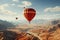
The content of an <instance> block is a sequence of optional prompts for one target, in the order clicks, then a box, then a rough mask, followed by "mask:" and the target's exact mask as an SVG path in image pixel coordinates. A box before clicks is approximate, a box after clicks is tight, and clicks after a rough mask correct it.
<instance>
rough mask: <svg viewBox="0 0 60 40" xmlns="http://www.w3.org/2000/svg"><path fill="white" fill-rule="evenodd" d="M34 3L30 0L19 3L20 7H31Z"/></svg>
mask: <svg viewBox="0 0 60 40" xmlns="http://www.w3.org/2000/svg"><path fill="white" fill-rule="evenodd" d="M31 5H32V3H31V2H29V1H22V5H18V7H29V6H31Z"/></svg>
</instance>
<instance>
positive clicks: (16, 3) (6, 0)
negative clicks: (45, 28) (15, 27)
mask: <svg viewBox="0 0 60 40" xmlns="http://www.w3.org/2000/svg"><path fill="white" fill-rule="evenodd" d="M24 7H26V8H33V9H35V10H36V16H35V18H34V19H33V21H34V20H38V19H44V20H51V19H60V0H0V20H4V21H8V22H12V23H16V24H18V23H20V22H21V23H24V22H23V21H25V22H27V20H26V19H25V17H24V15H23V14H24ZM16 17H18V20H16Z"/></svg>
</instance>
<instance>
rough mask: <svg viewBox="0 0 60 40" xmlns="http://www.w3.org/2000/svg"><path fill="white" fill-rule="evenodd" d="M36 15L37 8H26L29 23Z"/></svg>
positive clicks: (25, 14) (25, 12) (25, 13)
mask: <svg viewBox="0 0 60 40" xmlns="http://www.w3.org/2000/svg"><path fill="white" fill-rule="evenodd" d="M35 15H36V11H35V9H33V8H25V10H24V16H25V18H26V19H27V20H28V22H29V23H30V22H31V20H32V19H33V18H34V17H35Z"/></svg>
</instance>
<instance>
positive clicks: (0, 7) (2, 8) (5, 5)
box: [0, 4, 9, 10]
mask: <svg viewBox="0 0 60 40" xmlns="http://www.w3.org/2000/svg"><path fill="white" fill-rule="evenodd" d="M5 7H9V5H8V4H3V5H0V10H4V9H5Z"/></svg>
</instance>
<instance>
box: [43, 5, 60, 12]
mask: <svg viewBox="0 0 60 40" xmlns="http://www.w3.org/2000/svg"><path fill="white" fill-rule="evenodd" d="M44 12H60V6H56V7H49V8H46V9H44Z"/></svg>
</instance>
